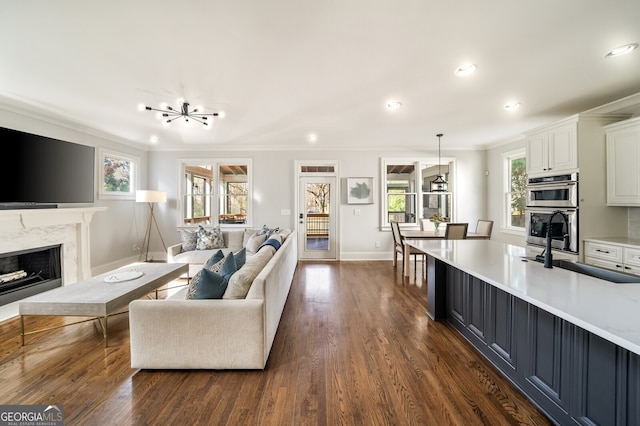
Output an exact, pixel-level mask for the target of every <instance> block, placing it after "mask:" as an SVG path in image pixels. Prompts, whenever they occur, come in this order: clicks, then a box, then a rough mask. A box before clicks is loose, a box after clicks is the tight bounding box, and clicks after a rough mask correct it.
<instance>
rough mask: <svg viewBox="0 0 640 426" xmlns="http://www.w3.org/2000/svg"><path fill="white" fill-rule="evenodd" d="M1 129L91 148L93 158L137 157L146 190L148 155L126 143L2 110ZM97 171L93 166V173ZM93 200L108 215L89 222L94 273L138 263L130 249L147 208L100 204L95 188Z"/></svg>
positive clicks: (131, 203) (129, 203)
mask: <svg viewBox="0 0 640 426" xmlns="http://www.w3.org/2000/svg"><path fill="white" fill-rule="evenodd" d="M0 126H2V127H6V128H10V129H16V130H21V131H24V132H29V133H34V134H38V135H43V136H48V137H51V138H56V139H61V140H65V141H69V142H74V143H78V144H82V145H89V146H93V147H95V148H96V156H97V154H98V150H99V148H101V147H105V148H109V149H112V150H114V151H118V152H121V153H124V154H129V155H133V156H136V157H139V158H140V162H141V164H140V166H141V170H140V178H141V185H142V187H145V186H146V184H147V182H146V177H147V152H146V151H144V150H141V149H139V148H134V147H132V146H130V145H127V144H126V142H125V141H114V140H111V139H107V138H106V137H102V136H97V135H92V134H88V133H86V132H83V131H80V130H77V129H73V128H71V126H69V127H64V126H61V125H57V124H52V123H50V122H47V121H43V120H42V119H36V118H33V117H29V116H26V115H21V114H16V113H13V112H9V111H5V110H3V109H0ZM97 167H98V165H97V164H96V170H97ZM97 182H98V179H96V185H97ZM95 200H96V202H95V203H94V204H93V205H94V206H96V207H98V206H100V207H107V211H106V212H101V213H97V214H95V215H94V217H93V220H92V222H91V231H90V234H91V235H90V238H91V265H92V267H93V269H94V272H96V268H95V267H96V266H97V265H103V267H102V268H98V271H100V272H102V270H101V269H105V270H108V269H112V267H117V266H120V265H121V264H122V263H123V261H127V260H128V261H130V260H132V259H137V255H138V254H139V252H135V251H133V245H134V244H138V245H140V243H141V241H142V239H143V237H144V230H145V226H146V214H147V210H145V208H146V206H144V205H140V204H138V205H136V203H135V201H111V200H109V201H106V200H99V199H98V197H97V186H96V196H95ZM74 206H76V207H77V206H80V205H73V204H65V205H60V207H74Z"/></svg>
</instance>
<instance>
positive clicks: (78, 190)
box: [0, 127, 96, 209]
mask: <svg viewBox="0 0 640 426" xmlns="http://www.w3.org/2000/svg"><path fill="white" fill-rule="evenodd" d="M0 152H1V153H2V159H3V163H4V164H3V166H2V167H0V208H4V209H11V208H16V209H17V208H38V207H42V208H45V207H57V205H58V204H66V203H71V204H73V203H93V202H94V194H95V185H94V176H95V161H96V160H95V148H94V147H91V146H86V145H80V144H76V143H72V142H66V141H62V140H58V139H53V138H49V137H46V136H38V135H34V134H31V133H25V132H21V131H18V130H12V129H6V128H2V127H0Z"/></svg>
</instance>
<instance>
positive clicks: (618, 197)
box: [605, 117, 640, 206]
mask: <svg viewBox="0 0 640 426" xmlns="http://www.w3.org/2000/svg"><path fill="white" fill-rule="evenodd" d="M605 133H606V140H607V204H608V205H610V206H640V168H639V167H638V165H639V164H640V117H638V118H633V119H630V120H625V121H622V122H619V123H614V124H611V125H609V126H605Z"/></svg>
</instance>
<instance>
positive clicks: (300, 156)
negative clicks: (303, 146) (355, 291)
mask: <svg viewBox="0 0 640 426" xmlns="http://www.w3.org/2000/svg"><path fill="white" fill-rule="evenodd" d="M434 155H435V156H436V157H437V152H427V151H405V152H401V153H397V152H364V151H347V150H345V151H318V150H313V151H309V150H301V151H263V152H259V153H256V152H246V151H244V152H243V151H224V152H221V151H215V152H212V151H202V152H150V153H149V181H148V185H149V187H150V188H153V189H160V190H165V191H167V197H168V201H169V202H168V203H167V204H165V205H160V206H158V214H157V218H158V222H159V224H160V227H161V229H162V233H163V236H164V238H165V242H166V243H167V244H168V245H170V244H175V243H178V242H179V241H180V238H179V234H178V232H177V230H176V225H177V223H178V218H177V210H176V197H177V194H178V163H179V159H181V158H199V157H200V158H252V159H253V173H254V176H253V192H254V197H255V200H254V226H256V227H260V226H262V225H263V224H267V225H269V226H280V227H287V228H294V227H295V225H296V221H295V217H296V212H297V206H295V205H294V203H295V191H296V182H295V170H294V167H295V161H296V160H314V161H316V160H330V161H337V162H338V163H339V179H340V186H341V188H342V191H344V185H345V183H344V180H345V178H347V177H350V176H358V177H362V176H373V177H374V178H375V187H376V189H375V197H374V204H371V205H359V206H358V208H359V210H360V212H361V214H360V215H359V216H355V215H354V214H353V206H350V205H348V204H346V202H345V197H344V194H342V196H341V200H340V205H339V209H338V211H339V217H340V221H339V225H338V226H339V230H340V252H341V255H340V258H341V259H391V253H392V237H391V233H390V232H389V231H380V229H379V225H380V197H381V192H380V189H381V183H382V182H384V177H381V176H380V159H381V158H382V157H385V158H403V159H406V158H415V159H418V158H433V157H434ZM443 156H446V157H455V159H456V167H457V171H456V173H457V177H458V182H457V187H456V196H457V215H456V220H458V221H460V222H469V223H470V228H471V229H475V222H476V221H477V220H478V219H480V218H484V217H485V215H486V211H487V205H486V189H485V181H486V177H485V174H484V171H485V167H486V166H485V164H486V163H485V153H484V151H453V152H445V151H443ZM282 209H287V210H291V213H292V214H291V215H290V216H282V215H281V214H280V212H281V210H282ZM376 241H380V242H381V243H382V244H381V247H380V248H376V247H375V242H376ZM160 248H161V247H160ZM157 249H158V245H157V244H153V242H152V250H157Z"/></svg>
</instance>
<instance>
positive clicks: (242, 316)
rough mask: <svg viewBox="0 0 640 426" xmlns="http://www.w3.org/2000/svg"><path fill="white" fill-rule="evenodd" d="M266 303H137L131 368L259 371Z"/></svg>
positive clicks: (133, 315) (131, 321)
mask: <svg viewBox="0 0 640 426" xmlns="http://www.w3.org/2000/svg"><path fill="white" fill-rule="evenodd" d="M263 310H264V300H259V299H252V300H246V299H245V300H135V301H133V302H131V303H130V304H129V328H130V345H131V367H132V368H150V369H165V368H170V369H234V368H235V369H238V368H241V369H263V368H264V366H265V364H266V359H265V357H264V352H265V351H264V341H265V338H264V313H263Z"/></svg>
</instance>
